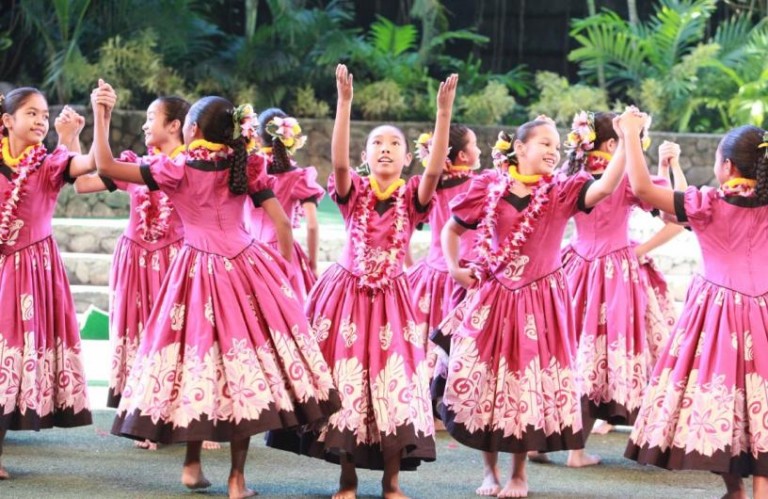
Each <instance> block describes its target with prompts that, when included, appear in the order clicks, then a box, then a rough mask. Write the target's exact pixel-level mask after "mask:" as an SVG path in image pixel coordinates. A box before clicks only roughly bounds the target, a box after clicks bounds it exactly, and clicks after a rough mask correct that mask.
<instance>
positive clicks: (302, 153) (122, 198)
mask: <svg viewBox="0 0 768 499" xmlns="http://www.w3.org/2000/svg"><path fill="white" fill-rule="evenodd" d="M59 109H60V106H52V108H51V117H52V119H53V118H54V117H55V116H56V115H57V114H58V111H59ZM75 109H77V110H78V111H79V112H80V113H82V114H84V115H85V116H86V127H85V130H83V133H82V136H81V139H82V143H83V144H84V150H85V145H86V144H87V145H90V143H91V141H92V138H93V128H92V123H93V118H92V115H91V113H90V112H89V111H87V110H86V109H85V108H84V107H82V106H79V107H78V106H75ZM144 119H145V113H144V112H143V111H116V112H115V113H114V115H113V118H112V128H111V130H110V136H111V139H110V140H111V143H112V149H113V151H114V152H115V154H117V153H119V152H120V151H122V150H125V149H130V150H133V151H136V152H137V153H142V152H144V151H145V148H144V137H143V133H142V131H141V126H142V125H143V123H144ZM301 124H302V128H303V129H304V132H305V133H306V134H307V137H308V141H307V146H306V147H305V148H304V149H301V150H299V152H298V153H297V155H296V159H297V161H298V162H299V164H302V165H314V166H316V167H317V169H318V172H319V180H320V182H321V183H322V184H323V185H325V182H326V181H327V178H328V175H329V174H330V172H331V146H330V144H331V133H332V131H333V121H332V120H317V119H304V120H301ZM376 125H377V124H375V123H369V122H354V123H352V136H351V139H350V144H351V148H352V150H351V152H350V154H351V158H352V163H353V164H355V163H357V162H358V161H359V158H360V152H361V151H362V148H363V145H364V143H365V138H366V135H367V134H368V132H369V131H370V130H371V129H372V128H373V127H374V126H376ZM399 125H400V126H401V127H402V128H403V130H404V131H405V133H406V134H407V136H408V137H409V138H410V139H414V140H415V138H416V137H418V135H419V134H420V133H421V132H424V131H428V130H430V129H431V128H432V126H433V124H431V123H400V124H399ZM51 129H53V125H51ZM500 129H501V127H498V126H493V127H486V126H483V127H473V130H474V131H475V132H476V133H477V138H478V145H479V146H480V149H481V150H482V151H483V156H482V158H481V159H482V163H483V166H484V167H488V166H490V150H491V146H492V145H493V144H494V142H495V141H496V135H497V134H498V132H499V130H500ZM563 132H564V131H563ZM651 137H652V138H653V142H654V144H653V146H652V147H651V148H650V149H649V150H648V157H649V161H650V162H652V164H655V161H656V151H657V146H658V144H660V143H661V142H662V140H673V141H675V142H678V143H679V144H680V146H681V147H682V150H683V154H682V158H681V161H680V162H681V163H682V166H683V169H684V170H685V174H686V177H687V178H688V182H689V183H690V184H692V185H704V184H709V183H711V182H713V181H714V174H713V173H712V165H713V164H714V158H715V149H716V148H717V143H718V141H719V140H720V137H721V136H720V135H714V134H675V133H666V132H658V133H652V134H651ZM55 141H56V134H55V133H52V134H50V136H49V141H48V145H49V147H51V146H53V145H55ZM411 170H412V172H413V173H417V172H418V171H419V170H420V167H419V166H418V165H417V163H416V162H415V161H414V163H413V166H412V167H411ZM127 214H128V197H127V196H126V195H125V194H124V193H121V192H115V193H111V194H109V193H99V194H88V195H82V196H79V195H77V194H75V192H74V190H73V189H72V188H71V187H69V186H68V187H66V188H65V189H64V190H63V191H62V193H61V196H60V197H59V204H58V208H57V210H56V216H57V217H99V218H104V217H106V218H109V217H126V216H127Z"/></svg>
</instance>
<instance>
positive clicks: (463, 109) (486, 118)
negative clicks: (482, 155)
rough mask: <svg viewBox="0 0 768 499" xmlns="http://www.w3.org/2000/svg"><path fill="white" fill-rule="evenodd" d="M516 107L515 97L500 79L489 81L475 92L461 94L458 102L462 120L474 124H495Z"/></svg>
mask: <svg viewBox="0 0 768 499" xmlns="http://www.w3.org/2000/svg"><path fill="white" fill-rule="evenodd" d="M514 107H515V98H514V97H512V96H511V95H509V90H508V89H507V87H506V86H505V85H504V84H503V83H501V82H499V81H489V82H488V83H487V84H486V86H485V88H484V89H483V90H482V91H480V92H478V93H475V94H470V95H467V96H460V97H459V100H458V104H457V109H458V114H459V117H460V121H462V122H463V123H468V124H472V125H495V124H498V123H500V122H501V120H502V118H504V116H505V115H507V114H509V113H510V112H511V111H512V109H513V108H514Z"/></svg>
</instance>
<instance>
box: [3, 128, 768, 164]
mask: <svg viewBox="0 0 768 499" xmlns="http://www.w3.org/2000/svg"><path fill="white" fill-rule="evenodd" d="M0 126H2V125H0ZM757 148H758V149H764V151H763V157H764V158H765V159H766V160H768V130H766V131H764V132H763V141H762V142H760V144H759V145H758V146H757Z"/></svg>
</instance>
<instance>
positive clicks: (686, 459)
mask: <svg viewBox="0 0 768 499" xmlns="http://www.w3.org/2000/svg"><path fill="white" fill-rule="evenodd" d="M624 457H626V458H627V459H632V460H633V461H637V462H638V463H640V464H649V465H652V466H656V467H659V468H665V469H668V470H672V471H677V470H698V471H711V472H713V473H721V474H724V473H729V474H735V475H740V476H750V475H756V476H764V477H768V453H762V452H759V453H758V454H757V457H755V456H753V455H752V454H750V453H747V452H742V453H740V454H739V455H737V456H733V455H732V454H731V448H730V447H726V448H725V449H724V450H719V451H716V452H715V453H714V454H712V455H711V456H705V455H703V454H700V453H699V452H696V451H692V452H688V453H686V452H685V451H684V450H683V449H681V448H679V447H672V448H669V449H666V450H661V449H660V448H659V447H648V446H643V447H639V446H637V445H636V444H635V443H633V442H631V441H630V442H629V444H628V445H627V450H626V452H625V453H624Z"/></svg>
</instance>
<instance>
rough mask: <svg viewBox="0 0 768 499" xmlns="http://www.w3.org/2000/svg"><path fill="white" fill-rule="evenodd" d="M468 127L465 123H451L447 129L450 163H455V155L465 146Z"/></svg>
mask: <svg viewBox="0 0 768 499" xmlns="http://www.w3.org/2000/svg"><path fill="white" fill-rule="evenodd" d="M468 135H469V128H468V127H467V126H466V125H461V124H458V123H452V124H451V128H450V129H449V130H448V147H450V150H449V151H448V161H450V162H451V164H453V165H455V164H456V157H457V156H458V155H459V153H460V152H461V151H463V150H464V148H465V147H467V144H468V143H469V137H468ZM470 166H471V165H470Z"/></svg>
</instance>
